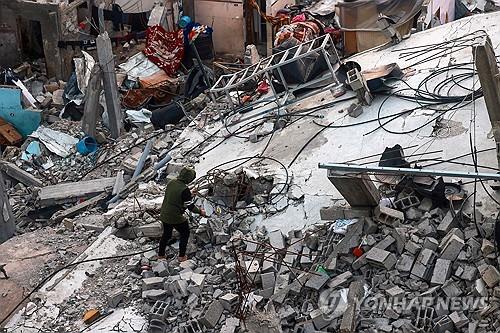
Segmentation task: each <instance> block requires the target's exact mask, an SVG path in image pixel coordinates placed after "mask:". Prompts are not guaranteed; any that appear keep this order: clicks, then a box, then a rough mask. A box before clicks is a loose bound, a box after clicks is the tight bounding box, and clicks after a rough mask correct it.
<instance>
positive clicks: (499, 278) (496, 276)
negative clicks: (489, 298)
mask: <svg viewBox="0 0 500 333" xmlns="http://www.w3.org/2000/svg"><path fill="white" fill-rule="evenodd" d="M480 273H481V277H482V279H483V281H484V283H486V285H487V286H488V287H489V288H493V287H495V286H496V285H497V284H498V282H500V273H499V272H498V270H497V269H496V268H495V267H494V266H491V265H488V266H487V267H486V268H485V269H483V270H482V271H481V272H480Z"/></svg>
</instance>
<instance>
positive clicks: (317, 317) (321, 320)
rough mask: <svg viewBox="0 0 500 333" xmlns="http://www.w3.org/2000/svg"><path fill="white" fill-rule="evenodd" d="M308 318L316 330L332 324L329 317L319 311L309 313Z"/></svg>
mask: <svg viewBox="0 0 500 333" xmlns="http://www.w3.org/2000/svg"><path fill="white" fill-rule="evenodd" d="M309 316H310V317H311V319H312V322H313V324H314V327H315V328H316V329H317V330H322V329H323V328H325V327H327V326H328V325H330V323H331V322H332V320H331V318H330V316H328V315H325V314H323V312H322V311H321V310H320V309H316V310H313V311H311V313H309Z"/></svg>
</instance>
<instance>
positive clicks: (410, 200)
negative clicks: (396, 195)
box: [394, 195, 420, 210]
mask: <svg viewBox="0 0 500 333" xmlns="http://www.w3.org/2000/svg"><path fill="white" fill-rule="evenodd" d="M418 205H420V199H419V198H418V197H416V196H414V195H409V196H407V197H403V198H401V199H398V200H396V201H394V206H395V207H396V208H397V209H398V210H407V209H408V208H410V207H416V206H418Z"/></svg>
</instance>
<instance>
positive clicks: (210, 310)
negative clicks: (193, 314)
mask: <svg viewBox="0 0 500 333" xmlns="http://www.w3.org/2000/svg"><path fill="white" fill-rule="evenodd" d="M223 311H224V307H223V306H222V304H221V302H219V301H217V300H215V301H213V302H212V303H210V304H209V305H208V306H207V307H205V309H204V311H203V312H204V313H203V316H202V317H201V318H200V323H201V324H202V325H203V326H205V327H206V328H214V327H215V326H216V325H217V323H218V322H219V320H220V317H221V316H222V312H223Z"/></svg>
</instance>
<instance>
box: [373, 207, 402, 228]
mask: <svg viewBox="0 0 500 333" xmlns="http://www.w3.org/2000/svg"><path fill="white" fill-rule="evenodd" d="M373 215H374V217H375V219H376V220H377V221H379V222H380V223H383V224H386V225H388V226H391V227H397V226H398V225H399V224H400V223H402V222H403V221H404V219H405V215H404V214H403V212H400V211H399V210H395V209H392V208H389V207H383V206H380V205H379V206H377V207H376V208H375V210H374V212H373Z"/></svg>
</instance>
